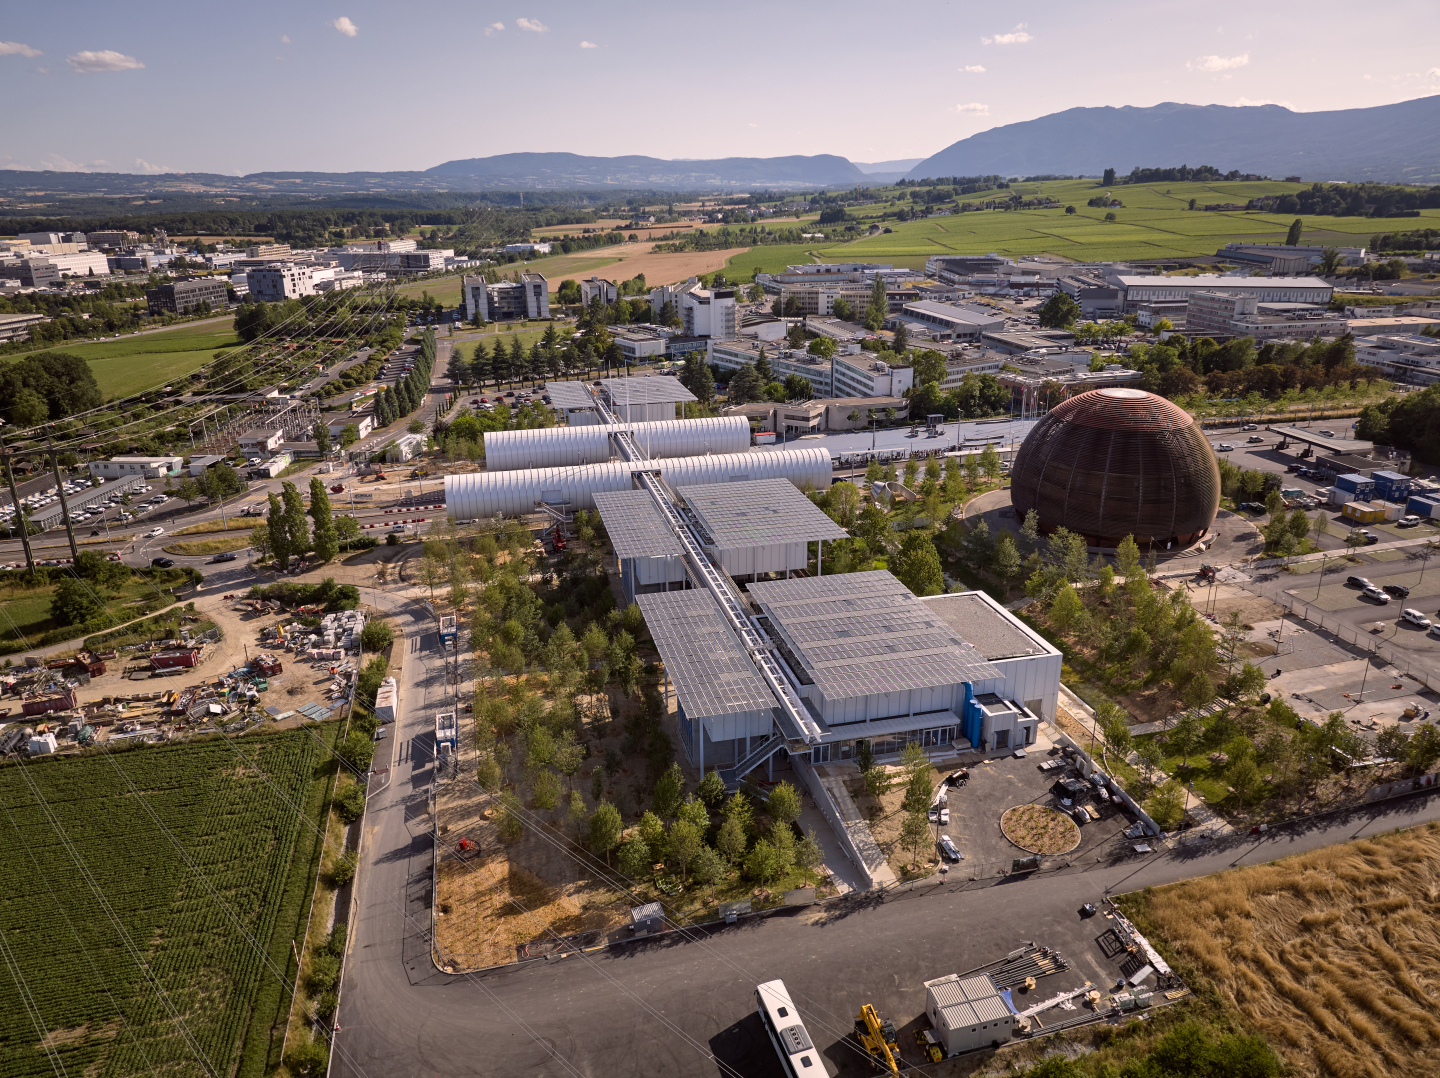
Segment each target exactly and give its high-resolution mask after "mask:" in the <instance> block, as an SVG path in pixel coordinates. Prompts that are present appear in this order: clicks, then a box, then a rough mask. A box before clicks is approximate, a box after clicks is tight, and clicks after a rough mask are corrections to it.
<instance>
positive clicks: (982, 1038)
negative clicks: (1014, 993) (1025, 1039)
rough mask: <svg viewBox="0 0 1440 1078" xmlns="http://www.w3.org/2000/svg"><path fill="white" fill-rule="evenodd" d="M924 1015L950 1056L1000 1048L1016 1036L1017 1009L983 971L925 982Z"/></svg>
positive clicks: (951, 975)
mask: <svg viewBox="0 0 1440 1078" xmlns="http://www.w3.org/2000/svg"><path fill="white" fill-rule="evenodd" d="M925 1017H927V1018H929V1019H930V1025H931V1026H933V1027H934V1029H935V1035H936V1036H937V1037H938V1038H939V1040H940V1044H941V1047H942V1048H943V1049H944V1050H945V1054H946V1055H947V1056H953V1055H959V1054H960V1053H961V1052H969V1051H973V1050H974V1049H976V1048H992V1047H998V1046H1000V1045H1002V1044H1004V1043H1006V1042H1007V1041H1009V1040H1010V1039H1011V1037H1013V1036H1014V1035H1015V1010H1014V1008H1013V1007H1011V1006H1010V1004H1009V1002H1008V1001H1007V1000H1006V997H1005V995H1004V994H1002V993H1001V992H1000V990H999V989H998V988H996V987H995V983H994V982H993V981H992V980H990V978H989V977H988V976H986V975H985V974H983V973H979V974H976V975H975V976H973V977H966V978H964V979H963V980H962V979H961V978H960V976H959V974H956V973H952V974H950V975H949V976H948V977H937V978H935V980H933V981H926V982H925Z"/></svg>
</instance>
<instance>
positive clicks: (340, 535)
mask: <svg viewBox="0 0 1440 1078" xmlns="http://www.w3.org/2000/svg"><path fill="white" fill-rule="evenodd" d="M335 538H336V539H338V540H340V541H341V542H342V543H344V544H345V549H346V550H349V549H350V544H351V543H353V542H355V540H357V539H359V538H360V522H359V521H358V520H356V519H355V518H354V517H352V516H350V515H348V514H347V515H344V516H338V517H336V518H335Z"/></svg>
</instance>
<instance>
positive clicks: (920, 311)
mask: <svg viewBox="0 0 1440 1078" xmlns="http://www.w3.org/2000/svg"><path fill="white" fill-rule="evenodd" d="M891 321H893V322H896V323H900V322H904V323H906V324H907V326H908V328H909V329H911V330H912V331H913V330H916V329H919V330H922V331H924V332H927V333H929V334H931V335H933V336H934V337H936V338H937V339H938V340H942V341H978V340H979V339H980V337H981V336H982V335H983V334H986V333H998V332H1000V331H1001V330H1003V329H1004V328H1005V319H1004V318H997V317H996V316H995V315H994V314H993V313H992V312H990V311H986V310H981V309H980V308H977V307H961V306H959V305H957V304H952V303H935V302H932V301H931V300H920V301H919V302H918V303H907V304H905V306H904V307H902V308H901V309H900V313H899V314H898V315H895V316H893V318H892V319H891Z"/></svg>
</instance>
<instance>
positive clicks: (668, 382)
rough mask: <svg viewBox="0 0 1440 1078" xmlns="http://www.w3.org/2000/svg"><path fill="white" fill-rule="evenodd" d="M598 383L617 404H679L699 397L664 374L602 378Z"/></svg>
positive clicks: (676, 379)
mask: <svg viewBox="0 0 1440 1078" xmlns="http://www.w3.org/2000/svg"><path fill="white" fill-rule="evenodd" d="M600 384H601V385H603V386H604V387H605V393H606V394H607V395H608V396H609V398H610V399H611V400H612V401H613V402H615V403H616V404H618V405H625V404H679V403H681V402H682V401H693V400H698V399H699V398H697V397H696V396H695V394H694V393H691V392H690V391H689V390H688V389H686V388H685V387H684V386H683V385H681V384H680V379H678V378H672V377H670V376H669V375H666V374H652V375H648V376H646V377H641V378H604V379H601V382H600Z"/></svg>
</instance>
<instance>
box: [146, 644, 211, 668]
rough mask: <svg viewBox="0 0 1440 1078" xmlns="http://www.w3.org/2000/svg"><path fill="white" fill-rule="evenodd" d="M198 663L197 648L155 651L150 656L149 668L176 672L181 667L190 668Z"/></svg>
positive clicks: (198, 651)
mask: <svg viewBox="0 0 1440 1078" xmlns="http://www.w3.org/2000/svg"><path fill="white" fill-rule="evenodd" d="M199 661H200V649H199V648H176V649H175V650H173V651H157V652H156V653H155V654H154V655H152V656H150V666H151V668H152V669H154V670H178V669H181V668H182V667H192V666H194V665H196V664H197V663H198V662H199Z"/></svg>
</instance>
